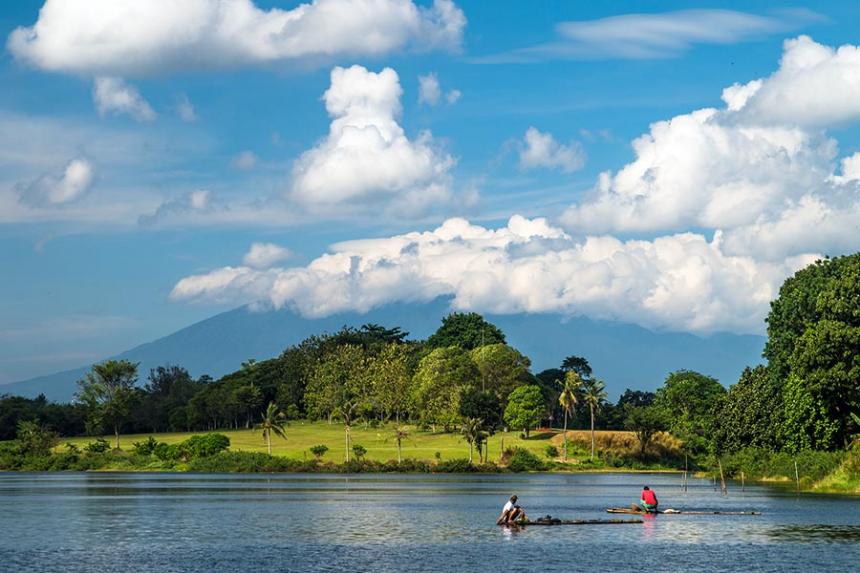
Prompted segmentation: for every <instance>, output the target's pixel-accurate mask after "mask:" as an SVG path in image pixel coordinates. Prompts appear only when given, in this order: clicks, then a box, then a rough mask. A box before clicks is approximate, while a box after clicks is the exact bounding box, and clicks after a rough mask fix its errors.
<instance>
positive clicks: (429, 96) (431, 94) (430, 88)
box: [418, 74, 442, 105]
mask: <svg viewBox="0 0 860 573" xmlns="http://www.w3.org/2000/svg"><path fill="white" fill-rule="evenodd" d="M441 97H442V88H441V87H440V86H439V78H438V77H436V74H427V75H426V76H418V103H426V104H427V105H436V104H437V103H439V99H440V98H441Z"/></svg>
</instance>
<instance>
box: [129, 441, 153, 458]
mask: <svg viewBox="0 0 860 573" xmlns="http://www.w3.org/2000/svg"><path fill="white" fill-rule="evenodd" d="M157 446H158V440H156V439H155V438H153V437H152V436H149V438H147V440H146V441H145V442H134V443H133V444H132V445H131V451H132V452H133V453H135V454H137V455H139V456H150V455H152V454H153V453H154V452H155V448H156V447H157Z"/></svg>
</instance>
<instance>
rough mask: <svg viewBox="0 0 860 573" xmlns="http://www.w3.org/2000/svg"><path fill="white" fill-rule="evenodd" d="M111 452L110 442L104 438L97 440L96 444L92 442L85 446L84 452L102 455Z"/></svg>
mask: <svg viewBox="0 0 860 573" xmlns="http://www.w3.org/2000/svg"><path fill="white" fill-rule="evenodd" d="M109 450H110V442H108V441H107V440H105V439H104V438H96V440H95V441H94V442H90V443H89V444H87V445H86V446H84V451H86V452H89V453H91V454H101V453H104V452H107V451H109Z"/></svg>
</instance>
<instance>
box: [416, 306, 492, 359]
mask: <svg viewBox="0 0 860 573" xmlns="http://www.w3.org/2000/svg"><path fill="white" fill-rule="evenodd" d="M504 343H505V334H504V333H503V332H502V331H501V330H499V328H498V327H497V326H496V325H494V324H491V323H489V322H487V321H486V320H484V317H483V316H481V315H480V314H478V313H475V312H468V313H463V312H452V313H451V314H449V315H448V316H446V317H445V318H443V319H442V326H440V327H439V329H438V330H437V331H436V332H434V333H433V334H432V335H430V338H428V339H427V346H428V348H446V347H448V346H457V347H459V348H462V349H464V350H473V349H475V348H478V347H479V346H484V345H486V344H504Z"/></svg>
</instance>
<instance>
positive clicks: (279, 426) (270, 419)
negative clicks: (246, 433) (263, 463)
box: [257, 402, 287, 456]
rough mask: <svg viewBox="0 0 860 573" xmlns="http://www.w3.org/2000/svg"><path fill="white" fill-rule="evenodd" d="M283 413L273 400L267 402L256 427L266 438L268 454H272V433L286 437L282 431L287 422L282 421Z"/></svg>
mask: <svg viewBox="0 0 860 573" xmlns="http://www.w3.org/2000/svg"><path fill="white" fill-rule="evenodd" d="M284 418H286V416H284V413H283V412H281V411H280V410H279V409H278V407H277V406H276V405H275V403H274V402H269V406H268V408H266V411H265V412H264V413H263V419H262V420H261V421H260V424H259V425H258V426H257V428H259V429H262V430H263V438H265V440H266V446H267V447H268V449H269V455H270V456H271V455H272V434H275V435H276V436H280V437H282V438H284V439H285V440H286V439H287V435H286V434H285V433H284V427H285V426H286V425H287V423H286V422H285V421H284Z"/></svg>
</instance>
